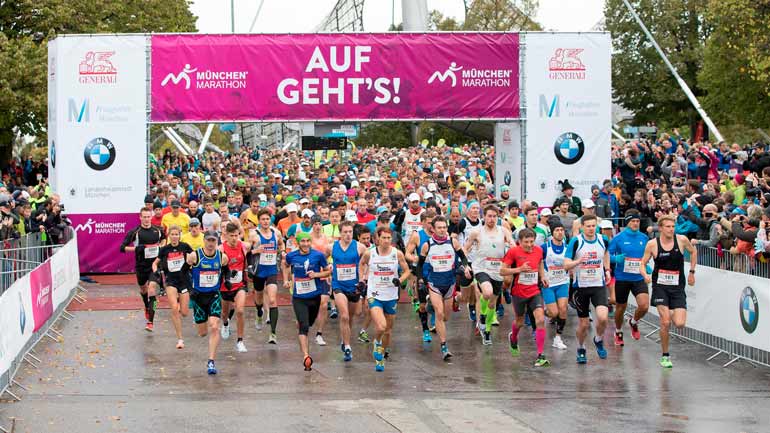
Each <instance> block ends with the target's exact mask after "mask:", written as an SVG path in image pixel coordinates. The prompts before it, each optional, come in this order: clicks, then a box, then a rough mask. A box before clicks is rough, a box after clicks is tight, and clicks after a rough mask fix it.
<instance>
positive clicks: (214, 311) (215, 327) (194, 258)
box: [187, 231, 230, 374]
mask: <svg viewBox="0 0 770 433" xmlns="http://www.w3.org/2000/svg"><path fill="white" fill-rule="evenodd" d="M203 239H204V245H203V248H202V249H199V250H197V251H194V252H192V253H190V254H188V255H187V264H188V265H190V266H191V267H192V270H191V274H192V289H193V292H192V296H190V307H192V309H193V320H194V321H195V324H196V325H198V335H200V336H201V337H205V336H206V334H207V333H208V336H209V359H208V362H207V363H206V368H207V371H208V374H217V368H216V365H215V364H214V360H215V358H216V354H217V346H219V319H220V317H222V295H221V294H220V292H219V288H220V287H221V286H222V282H223V281H224V284H226V285H229V284H230V283H229V282H228V281H227V279H226V278H224V277H225V276H227V275H229V273H230V270H229V269H228V268H227V256H226V255H225V254H224V253H222V252H221V251H219V249H218V248H217V242H218V241H219V236H217V233H216V232H215V231H207V232H206V233H205V234H204V235H203ZM207 328H208V329H207Z"/></svg>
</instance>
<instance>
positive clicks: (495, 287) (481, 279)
mask: <svg viewBox="0 0 770 433" xmlns="http://www.w3.org/2000/svg"><path fill="white" fill-rule="evenodd" d="M476 283H477V284H478V285H479V287H481V284H483V283H490V284H492V293H493V294H494V295H495V296H500V294H501V293H503V282H502V281H497V280H494V279H492V277H490V276H489V274H487V273H486V272H479V273H478V274H476Z"/></svg>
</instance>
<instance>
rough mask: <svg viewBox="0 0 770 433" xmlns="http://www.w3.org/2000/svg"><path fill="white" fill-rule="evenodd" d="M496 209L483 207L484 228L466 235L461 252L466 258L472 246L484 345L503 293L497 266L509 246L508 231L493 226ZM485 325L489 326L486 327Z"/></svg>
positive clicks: (495, 219) (495, 222)
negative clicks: (498, 300)
mask: <svg viewBox="0 0 770 433" xmlns="http://www.w3.org/2000/svg"><path fill="white" fill-rule="evenodd" d="M498 213H499V211H498V209H497V206H494V205H489V206H487V207H485V208H484V225H483V226H482V227H481V228H480V229H479V230H474V231H472V232H471V233H470V235H469V236H468V239H467V241H466V242H465V246H464V247H463V249H464V250H465V254H466V255H467V254H468V252H469V251H471V250H472V249H473V248H474V247H476V251H475V256H474V260H473V263H472V265H471V267H472V268H473V273H474V274H475V275H476V282H477V283H478V286H479V291H480V292H481V293H480V294H479V298H480V303H481V317H480V319H479V324H478V327H479V330H480V331H481V336H482V343H483V344H484V345H485V346H488V345H491V344H492V332H491V324H492V320H493V319H494V318H495V315H496V314H495V302H496V301H497V298H498V297H499V296H500V294H501V293H502V290H503V276H502V275H500V266H501V264H502V260H503V256H505V250H506V247H507V246H512V245H513V240H512V237H511V232H510V230H508V229H506V228H504V227H502V226H498V225H497V216H498ZM487 324H490V326H489V327H487Z"/></svg>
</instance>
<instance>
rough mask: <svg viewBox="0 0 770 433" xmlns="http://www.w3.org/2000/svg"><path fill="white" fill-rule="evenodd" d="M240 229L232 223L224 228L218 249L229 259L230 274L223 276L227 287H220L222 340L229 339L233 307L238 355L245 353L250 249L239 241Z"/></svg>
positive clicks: (246, 244)
mask: <svg viewBox="0 0 770 433" xmlns="http://www.w3.org/2000/svg"><path fill="white" fill-rule="evenodd" d="M240 232H241V228H240V227H239V226H238V225H237V224H235V223H232V222H229V223H227V225H226V226H225V242H224V243H223V244H222V246H221V247H220V248H221V250H222V252H223V253H224V254H225V255H226V256H227V257H228V258H229V265H228V267H229V268H230V274H229V275H225V278H226V281H228V282H229V283H230V284H229V286H224V285H223V286H222V288H221V291H222V301H223V302H222V331H221V332H222V339H224V340H227V339H228V338H230V319H231V318H232V314H231V309H232V308H233V304H234V305H235V308H234V309H235V321H236V335H237V337H238V340H237V341H236V343H235V349H236V350H237V351H238V352H239V353H246V352H248V350H246V344H245V343H244V342H243V331H244V327H245V318H244V315H243V310H244V308H245V306H246V292H247V291H248V290H249V286H248V285H247V284H246V278H245V276H246V275H245V274H246V251H247V250H248V249H249V248H251V246H250V245H249V244H248V243H245V242H243V241H241V240H240V239H239V237H240Z"/></svg>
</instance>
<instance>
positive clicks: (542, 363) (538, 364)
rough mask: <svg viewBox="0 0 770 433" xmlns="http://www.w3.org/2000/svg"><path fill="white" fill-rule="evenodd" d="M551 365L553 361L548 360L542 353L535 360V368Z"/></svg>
mask: <svg viewBox="0 0 770 433" xmlns="http://www.w3.org/2000/svg"><path fill="white" fill-rule="evenodd" d="M550 365H551V361H549V360H547V359H546V358H545V355H543V354H542V353H541V354H540V355H538V357H537V359H536V360H535V367H549V366H550Z"/></svg>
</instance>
